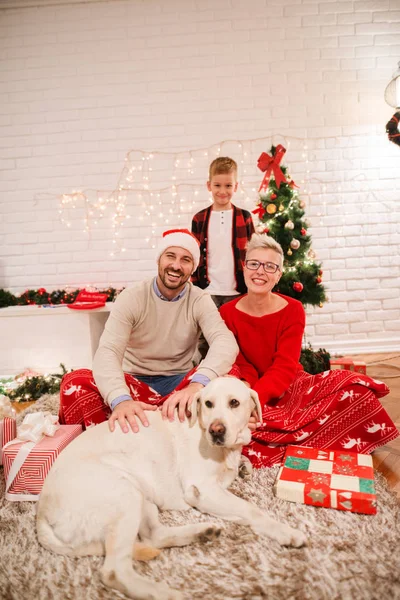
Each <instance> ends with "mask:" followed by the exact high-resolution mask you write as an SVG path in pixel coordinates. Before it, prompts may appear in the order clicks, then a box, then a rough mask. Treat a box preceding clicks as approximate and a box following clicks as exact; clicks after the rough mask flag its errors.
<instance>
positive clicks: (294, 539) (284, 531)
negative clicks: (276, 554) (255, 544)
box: [271, 523, 307, 548]
mask: <svg viewBox="0 0 400 600" xmlns="http://www.w3.org/2000/svg"><path fill="white" fill-rule="evenodd" d="M271 537H273V538H274V539H276V541H277V542H279V543H280V545H281V546H294V547H295V548H300V547H301V546H304V545H305V544H306V541H307V538H306V536H305V534H304V533H303V532H302V531H299V530H298V529H294V528H293V527H289V525H283V524H282V523H277V527H276V530H275V531H274V532H273V534H272V535H271Z"/></svg>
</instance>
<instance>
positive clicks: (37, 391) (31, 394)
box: [0, 364, 68, 402]
mask: <svg viewBox="0 0 400 600" xmlns="http://www.w3.org/2000/svg"><path fill="white" fill-rule="evenodd" d="M60 368H61V373H50V374H49V375H40V374H38V373H36V374H31V373H30V372H28V373H21V374H20V375H17V376H16V377H15V378H8V379H3V380H0V394H4V396H7V397H8V398H9V399H10V400H11V401H12V402H28V401H31V400H37V399H38V398H40V397H41V396H43V394H56V393H57V392H59V391H60V385H61V380H62V378H63V377H64V375H66V374H67V373H68V371H67V369H66V368H65V366H64V365H63V364H60Z"/></svg>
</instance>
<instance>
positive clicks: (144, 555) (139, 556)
mask: <svg viewBox="0 0 400 600" xmlns="http://www.w3.org/2000/svg"><path fill="white" fill-rule="evenodd" d="M160 552H161V550H159V548H153V547H152V546H147V545H146V544H143V543H142V542H136V543H135V544H134V546H133V554H132V558H133V559H134V560H142V561H148V560H153V558H156V557H157V556H158V555H159V554H160Z"/></svg>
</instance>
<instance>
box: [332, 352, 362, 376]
mask: <svg viewBox="0 0 400 600" xmlns="http://www.w3.org/2000/svg"><path fill="white" fill-rule="evenodd" d="M330 366H331V370H335V369H347V370H348V371H355V372H356V373H363V375H366V374H367V365H366V363H365V362H364V361H362V360H353V359H352V358H351V357H350V356H341V357H340V358H332V359H331V360H330Z"/></svg>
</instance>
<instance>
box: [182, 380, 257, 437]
mask: <svg viewBox="0 0 400 600" xmlns="http://www.w3.org/2000/svg"><path fill="white" fill-rule="evenodd" d="M254 409H255V410H256V411H257V415H258V418H257V420H259V421H261V420H262V414H261V405H260V401H259V399H258V394H257V392H255V391H254V390H251V389H250V388H249V387H247V385H245V384H244V383H243V381H240V380H239V379H235V378H234V377H218V378H217V379H214V380H213V381H211V382H210V383H209V384H208V385H207V386H206V387H205V388H204V389H202V390H201V391H200V392H198V393H197V394H196V395H195V396H194V398H193V403H192V405H191V407H190V411H191V417H190V420H189V424H190V426H191V427H192V426H193V425H194V424H195V423H196V421H197V419H198V421H199V425H200V427H201V428H202V429H203V430H204V431H205V434H206V438H207V440H208V443H209V444H210V445H211V446H224V447H225V448H233V447H234V446H239V445H245V444H249V443H250V439H251V434H250V429H249V428H248V423H249V419H250V415H251V413H252V411H253V410H254Z"/></svg>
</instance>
